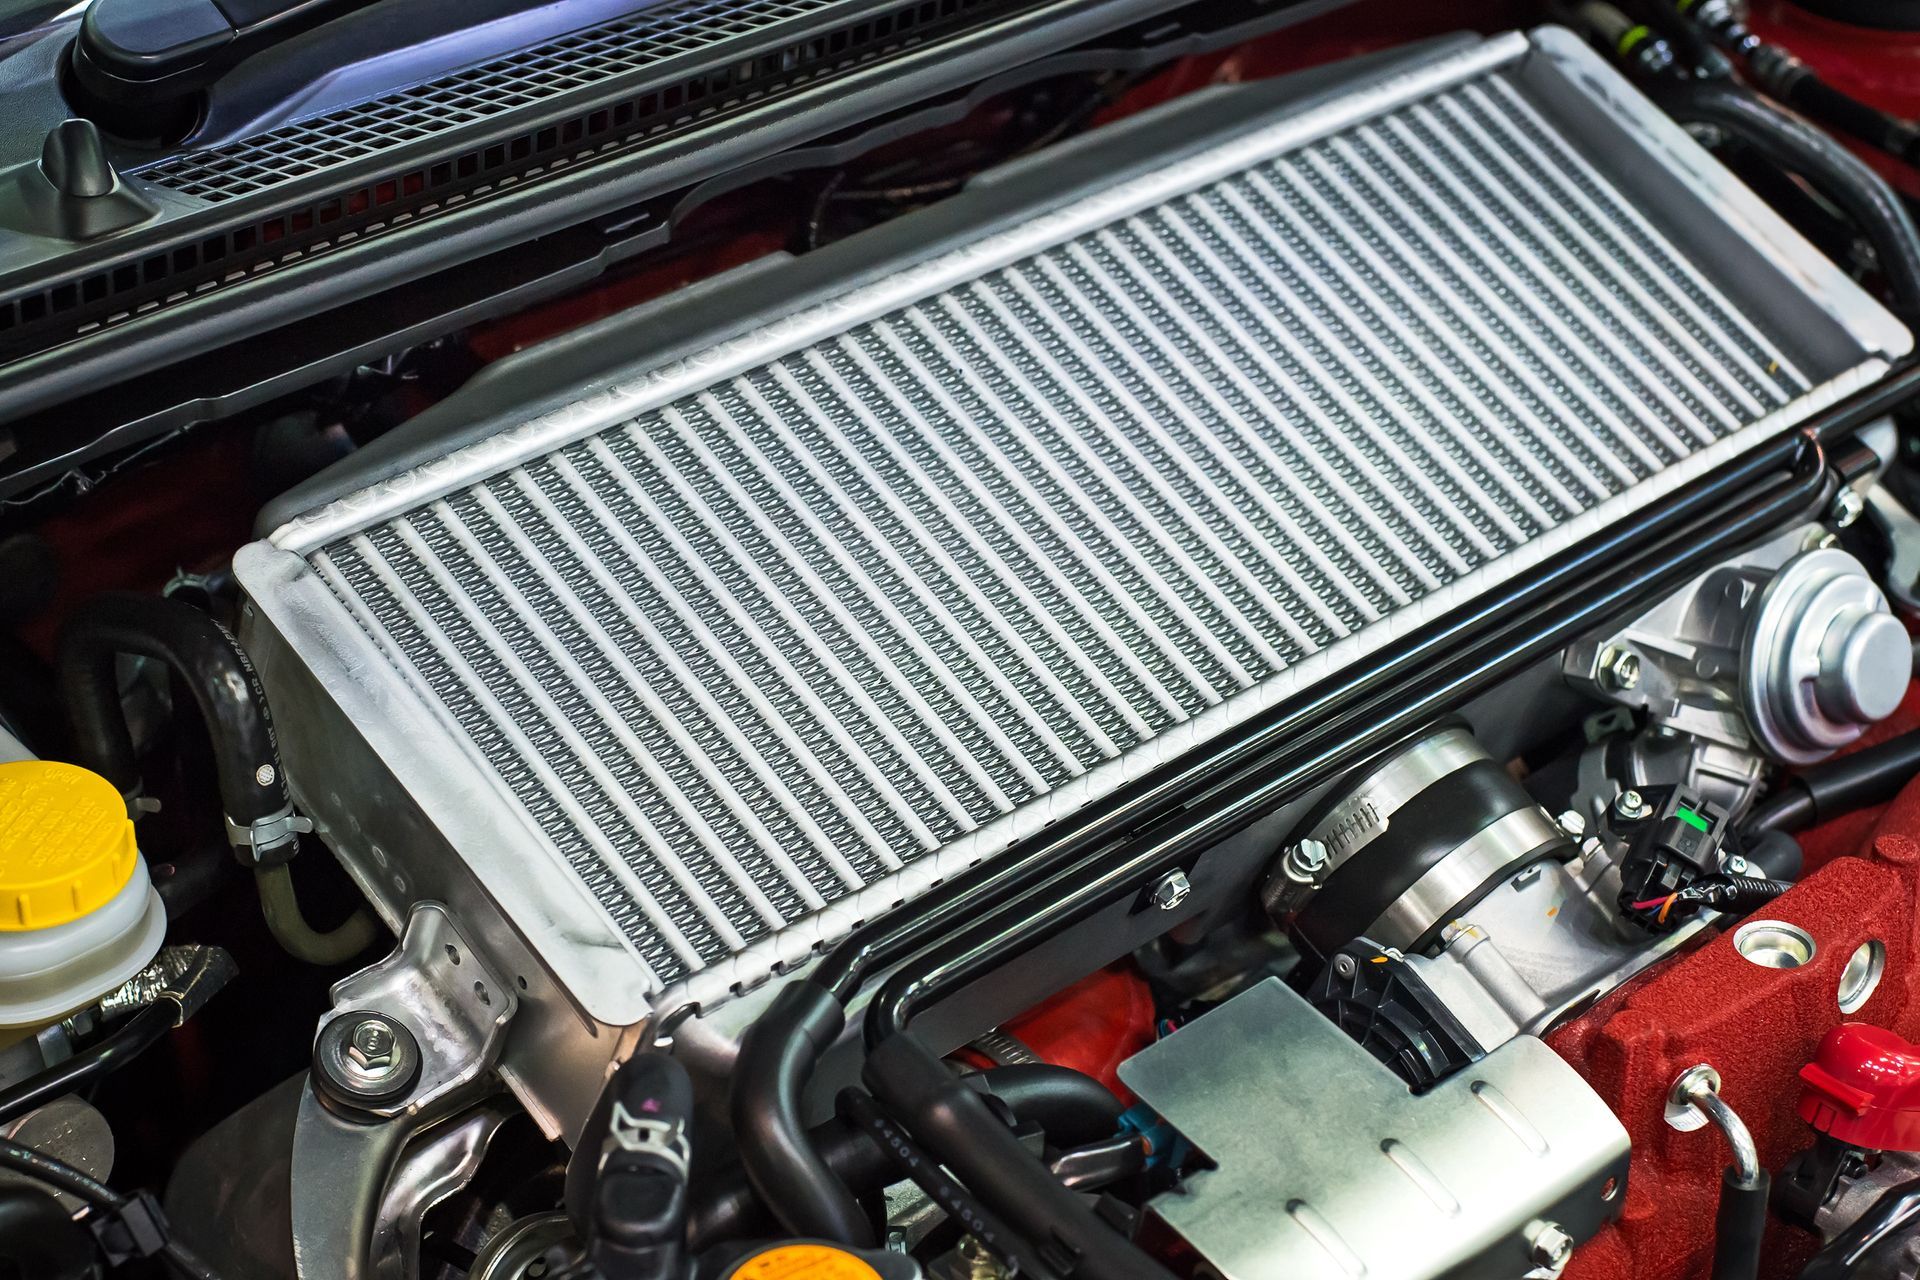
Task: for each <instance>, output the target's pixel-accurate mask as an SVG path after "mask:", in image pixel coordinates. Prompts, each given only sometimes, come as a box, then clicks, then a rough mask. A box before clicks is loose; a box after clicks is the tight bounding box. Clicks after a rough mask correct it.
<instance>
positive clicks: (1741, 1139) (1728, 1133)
mask: <svg viewBox="0 0 1920 1280" xmlns="http://www.w3.org/2000/svg"><path fill="white" fill-rule="evenodd" d="M1686 1096H1687V1101H1688V1102H1690V1103H1692V1104H1693V1106H1694V1107H1696V1108H1697V1109H1698V1110H1699V1111H1700V1114H1702V1115H1704V1116H1705V1117H1706V1118H1707V1119H1708V1120H1710V1121H1711V1122H1712V1123H1713V1127H1714V1128H1716V1129H1718V1130H1719V1131H1720V1132H1721V1133H1722V1134H1723V1135H1725V1137H1726V1139H1727V1145H1728V1146H1729V1147H1731V1148H1733V1168H1734V1174H1735V1176H1737V1177H1738V1178H1739V1179H1740V1185H1741V1186H1743V1187H1757V1186H1759V1185H1760V1152H1759V1149H1758V1148H1756V1147H1755V1146H1754V1145H1753V1134H1752V1133H1751V1132H1750V1131H1749V1130H1748V1129H1747V1122H1746V1121H1744V1120H1742V1119H1741V1118H1740V1116H1739V1114H1738V1113H1737V1112H1735V1111H1734V1109H1733V1108H1732V1107H1730V1106H1728V1105H1727V1100H1726V1099H1725V1098H1723V1097H1721V1096H1720V1094H1719V1093H1718V1092H1717V1091H1716V1090H1715V1089H1714V1087H1713V1085H1712V1084H1710V1083H1709V1082H1708V1081H1706V1080H1704V1079H1702V1080H1695V1081H1693V1082H1692V1083H1691V1084H1690V1085H1689V1086H1688V1088H1687V1095H1686Z"/></svg>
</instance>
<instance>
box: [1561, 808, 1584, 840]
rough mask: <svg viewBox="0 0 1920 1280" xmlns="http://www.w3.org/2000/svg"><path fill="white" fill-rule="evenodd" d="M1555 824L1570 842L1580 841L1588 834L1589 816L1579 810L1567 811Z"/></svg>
mask: <svg viewBox="0 0 1920 1280" xmlns="http://www.w3.org/2000/svg"><path fill="white" fill-rule="evenodd" d="M1553 822H1554V825H1555V826H1557V827H1559V828H1560V831H1561V833H1562V834H1563V835H1565V836H1566V837H1567V839H1569V840H1579V839H1581V838H1583V837H1584V836H1585V835H1586V834H1587V815H1586V814H1584V813H1582V812H1580V811H1579V810H1578V809H1568V810H1566V811H1565V812H1563V813H1562V814H1561V815H1560V816H1559V817H1557V818H1555V819H1554V820H1553Z"/></svg>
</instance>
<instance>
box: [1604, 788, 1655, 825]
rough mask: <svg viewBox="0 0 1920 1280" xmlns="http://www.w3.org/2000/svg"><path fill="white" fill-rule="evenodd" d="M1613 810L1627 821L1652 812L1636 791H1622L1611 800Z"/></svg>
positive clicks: (1632, 820) (1643, 797)
mask: <svg viewBox="0 0 1920 1280" xmlns="http://www.w3.org/2000/svg"><path fill="white" fill-rule="evenodd" d="M1613 811H1614V813H1616V814H1618V815H1619V816H1620V817H1622V818H1625V819H1626V820H1627V821H1628V822H1637V821H1639V820H1640V819H1641V818H1644V817H1646V816H1647V815H1648V814H1649V813H1651V812H1653V810H1652V809H1651V808H1650V807H1649V806H1648V804H1647V798H1646V797H1645V796H1643V795H1641V794H1640V793H1639V792H1638V791H1622V792H1621V793H1620V795H1619V796H1618V798H1616V799H1615V800H1614V802H1613Z"/></svg>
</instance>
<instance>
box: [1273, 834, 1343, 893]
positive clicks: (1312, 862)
mask: <svg viewBox="0 0 1920 1280" xmlns="http://www.w3.org/2000/svg"><path fill="white" fill-rule="evenodd" d="M1332 861H1333V853H1332V851H1330V850H1329V849H1328V848H1327V846H1326V842H1325V841H1322V840H1313V839H1307V840H1301V841H1299V842H1297V843H1295V844H1293V845H1290V846H1288V848H1287V856H1286V861H1285V863H1284V866H1285V869H1286V873H1287V877H1288V878H1289V879H1292V880H1298V881H1299V882H1300V883H1302V884H1313V883H1315V882H1316V881H1318V880H1319V878H1320V873H1321V872H1322V871H1325V870H1326V869H1327V864H1328V863H1330V862H1332Z"/></svg>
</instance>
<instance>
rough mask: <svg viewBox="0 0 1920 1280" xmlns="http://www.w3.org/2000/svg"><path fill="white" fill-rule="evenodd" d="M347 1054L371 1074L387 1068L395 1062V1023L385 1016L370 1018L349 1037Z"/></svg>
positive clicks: (349, 1058) (352, 1060) (350, 1059)
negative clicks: (387, 1019) (388, 1020)
mask: <svg viewBox="0 0 1920 1280" xmlns="http://www.w3.org/2000/svg"><path fill="white" fill-rule="evenodd" d="M346 1055H347V1058H348V1060H349V1061H351V1062H354V1063H357V1064H358V1065H359V1066H360V1069H361V1070H363V1071H365V1072H366V1073H367V1074H369V1075H375V1074H378V1073H379V1072H381V1071H383V1070H385V1069H386V1068H387V1067H388V1066H390V1065H392V1063H393V1025H392V1024H391V1023H389V1022H387V1021H386V1020H385V1019H383V1018H368V1019H367V1020H366V1021H365V1022H362V1023H361V1024H360V1025H359V1026H357V1027H355V1028H354V1029H353V1034H352V1035H350V1036H348V1037H347V1048H346Z"/></svg>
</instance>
